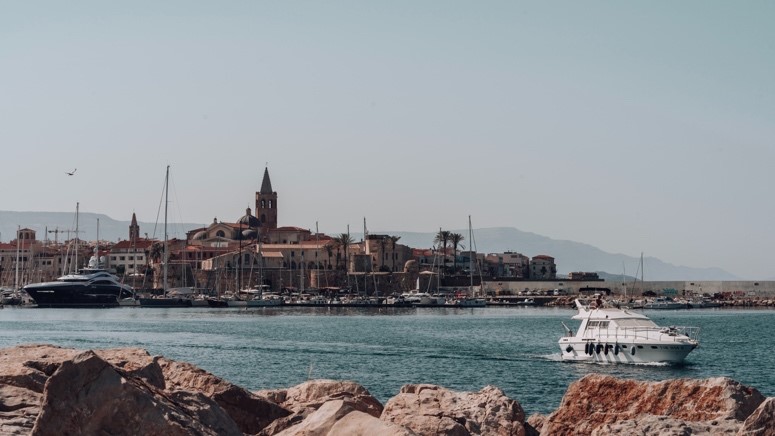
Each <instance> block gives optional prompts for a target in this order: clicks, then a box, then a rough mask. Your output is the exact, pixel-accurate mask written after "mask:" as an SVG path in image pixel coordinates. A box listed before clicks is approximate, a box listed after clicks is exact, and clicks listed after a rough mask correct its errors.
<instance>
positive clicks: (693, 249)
mask: <svg viewBox="0 0 775 436" xmlns="http://www.w3.org/2000/svg"><path fill="white" fill-rule="evenodd" d="M773 20H775V2H771V1H746V2H728V1H722V2H715V1H681V2H675V1H669V2H668V1H663V2H659V1H657V2H637V3H636V2H595V1H591V2H578V1H569V2H556V1H552V2H534V3H521V2H514V1H504V2H497V1H487V2H456V1H419V2H418V1H389V2H365V1H352V2H338V1H330V2H321V1H315V2H299V1H281V2H260V1H245V2H237V1H231V2H213V1H201V2H195V1H164V2H158V1H152V2H143V1H130V2H105V1H93V2H86V1H77V2H62V1H51V2H43V1H23V2H12V1H4V2H0V56H1V59H2V63H0V84H1V85H0V119H1V120H2V121H0V143H1V144H2V155H1V157H0V162H2V163H1V164H0V209H2V210H12V211H73V210H74V209H75V204H76V202H80V204H81V210H82V211H88V212H97V213H104V214H107V215H109V216H111V217H113V218H115V219H121V220H128V219H129V218H130V217H131V214H132V212H136V213H137V215H138V219H140V220H141V221H150V222H153V221H155V219H156V214H157V211H158V207H159V200H160V195H161V191H162V188H163V186H162V185H163V181H164V168H165V166H166V165H167V164H169V165H171V168H172V169H171V174H172V175H171V179H172V185H171V188H170V189H171V200H172V201H173V203H172V204H171V206H170V214H171V218H170V219H171V220H174V221H184V222H201V223H203V224H204V223H209V222H211V221H212V219H213V218H214V217H217V218H218V219H220V220H224V221H233V220H235V219H237V218H238V217H239V216H241V215H242V214H244V211H245V208H246V207H248V206H250V207H251V208H252V207H254V201H255V200H254V195H255V192H256V191H257V190H258V189H259V187H260V184H261V176H262V173H263V170H264V165H265V164H266V163H267V162H268V164H269V171H270V174H271V176H272V184H273V187H274V189H275V190H276V191H278V194H279V200H278V203H279V209H280V210H279V212H280V224H281V225H295V226H300V227H307V228H312V229H314V226H315V222H316V221H319V222H320V229H321V231H325V232H328V233H341V232H344V231H345V230H346V226H347V224H350V225H351V226H352V228H353V229H360V226H361V223H362V220H363V217H364V216H365V217H366V218H367V220H368V223H369V228H370V229H371V230H373V231H380V230H382V231H390V230H405V231H434V230H437V229H438V228H439V227H444V228H449V229H465V228H466V227H467V216H468V215H469V214H470V215H471V216H472V220H473V224H474V227H495V226H513V227H517V228H519V229H520V230H525V231H531V232H535V233H538V234H542V235H545V236H549V237H552V238H555V239H569V240H574V241H578V242H584V243H589V244H592V245H595V246H597V247H600V248H601V249H603V250H606V251H609V252H613V253H625V254H629V255H633V256H638V255H639V254H640V252H642V251H643V252H645V253H646V255H648V256H654V257H659V258H660V259H662V260H665V261H668V262H671V263H675V264H680V265H686V266H694V267H707V266H719V267H722V268H724V269H727V270H728V271H730V272H732V273H734V274H738V275H740V276H743V277H746V278H752V279H764V278H772V277H775V249H774V247H775V231H774V230H773V226H774V225H775V202H774V201H773V187H775V172H774V168H773V164H775V144H774V143H773V141H774V138H775V26H773V24H772V23H773ZM73 168H78V171H77V172H76V174H75V175H74V176H72V177H69V176H67V175H65V171H71V170H72V169H73ZM20 224H22V225H23V224H24V223H20ZM514 250H519V247H514Z"/></svg>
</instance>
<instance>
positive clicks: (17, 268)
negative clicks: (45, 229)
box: [13, 226, 22, 291]
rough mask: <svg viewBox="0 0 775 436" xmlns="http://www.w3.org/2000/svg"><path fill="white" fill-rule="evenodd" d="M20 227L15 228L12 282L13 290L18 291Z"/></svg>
mask: <svg viewBox="0 0 775 436" xmlns="http://www.w3.org/2000/svg"><path fill="white" fill-rule="evenodd" d="M21 230H22V226H17V228H16V277H15V278H14V282H13V290H14V291H18V290H19V250H20V247H19V244H20V241H19V232H21Z"/></svg>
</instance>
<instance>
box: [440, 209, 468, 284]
mask: <svg viewBox="0 0 775 436" xmlns="http://www.w3.org/2000/svg"><path fill="white" fill-rule="evenodd" d="M468 241H469V244H468V245H470V248H469V250H468V253H469V256H468V270H469V276H470V277H471V293H473V292H474V245H473V230H471V215H468ZM445 254H446V253H445Z"/></svg>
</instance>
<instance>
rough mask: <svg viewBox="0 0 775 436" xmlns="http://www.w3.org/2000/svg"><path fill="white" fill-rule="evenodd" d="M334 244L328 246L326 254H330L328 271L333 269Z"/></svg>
mask: <svg viewBox="0 0 775 436" xmlns="http://www.w3.org/2000/svg"><path fill="white" fill-rule="evenodd" d="M333 245H334V244H331V243H328V244H326V254H328V269H331V255H332V254H334V247H333Z"/></svg>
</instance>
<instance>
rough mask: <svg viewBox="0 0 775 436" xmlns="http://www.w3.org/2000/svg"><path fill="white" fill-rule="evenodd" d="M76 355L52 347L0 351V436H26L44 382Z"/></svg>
mask: <svg viewBox="0 0 775 436" xmlns="http://www.w3.org/2000/svg"><path fill="white" fill-rule="evenodd" d="M77 354H78V351H76V350H71V349H66V348H60V347H55V346H52V345H20V346H17V347H13V348H4V349H2V350H0V434H9V435H13V434H30V432H32V428H33V426H34V425H35V420H36V419H37V418H38V414H39V413H40V403H41V401H42V399H43V390H44V389H45V386H46V380H48V378H49V376H51V374H53V373H54V372H55V371H56V370H57V369H58V368H59V365H61V364H62V362H63V361H65V360H68V359H72V358H73V357H74V356H76V355H77Z"/></svg>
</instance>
